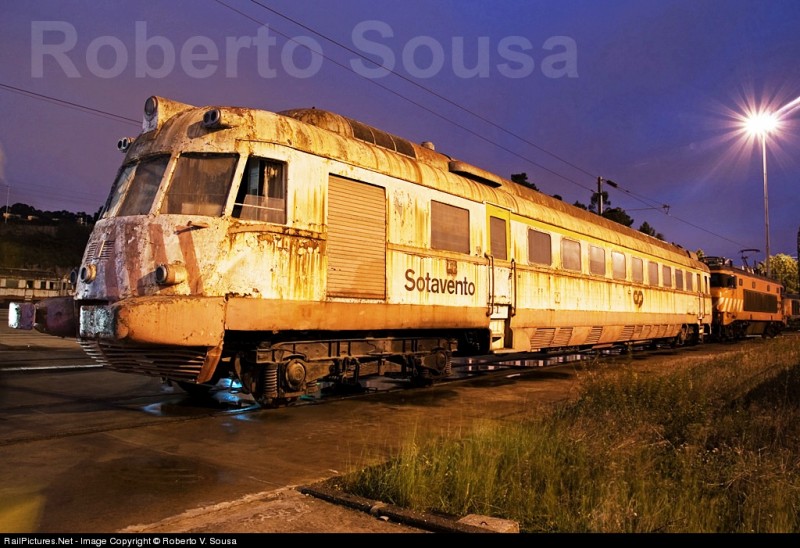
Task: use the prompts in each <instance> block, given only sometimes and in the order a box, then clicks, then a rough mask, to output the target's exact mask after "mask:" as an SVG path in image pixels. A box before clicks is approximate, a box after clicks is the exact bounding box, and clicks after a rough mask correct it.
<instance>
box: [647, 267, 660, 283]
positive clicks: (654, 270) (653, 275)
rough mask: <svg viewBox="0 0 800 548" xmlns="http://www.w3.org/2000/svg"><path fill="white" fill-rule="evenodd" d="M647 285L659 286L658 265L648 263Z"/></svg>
mask: <svg viewBox="0 0 800 548" xmlns="http://www.w3.org/2000/svg"><path fill="white" fill-rule="evenodd" d="M647 283H648V284H650V285H652V286H657V285H658V263H647Z"/></svg>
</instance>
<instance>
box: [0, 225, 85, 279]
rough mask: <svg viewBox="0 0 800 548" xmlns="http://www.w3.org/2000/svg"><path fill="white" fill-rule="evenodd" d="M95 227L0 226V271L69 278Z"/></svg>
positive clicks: (78, 262)
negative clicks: (37, 272)
mask: <svg viewBox="0 0 800 548" xmlns="http://www.w3.org/2000/svg"><path fill="white" fill-rule="evenodd" d="M91 231H92V225H85V224H77V223H64V224H53V225H34V224H28V223H3V224H0V268H25V269H36V270H49V271H53V272H55V273H56V274H58V275H60V276H61V275H67V274H69V272H70V271H71V270H72V269H73V268H76V267H78V266H79V265H80V262H81V258H82V257H83V250H84V248H85V247H86V242H87V241H88V239H89V233H90V232H91Z"/></svg>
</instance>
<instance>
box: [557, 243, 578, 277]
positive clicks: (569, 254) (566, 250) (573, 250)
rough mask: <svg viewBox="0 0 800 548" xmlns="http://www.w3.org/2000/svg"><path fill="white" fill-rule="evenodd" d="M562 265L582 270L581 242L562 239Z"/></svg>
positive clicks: (570, 268) (568, 268)
mask: <svg viewBox="0 0 800 548" xmlns="http://www.w3.org/2000/svg"><path fill="white" fill-rule="evenodd" d="M561 266H563V267H564V268H566V269H567V270H576V271H578V272H580V270H581V244H580V243H579V242H576V241H575V240H566V239H564V240H561Z"/></svg>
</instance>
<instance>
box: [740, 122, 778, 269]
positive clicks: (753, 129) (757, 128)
mask: <svg viewBox="0 0 800 548" xmlns="http://www.w3.org/2000/svg"><path fill="white" fill-rule="evenodd" d="M777 125H778V118H777V116H776V115H775V114H774V113H772V112H760V113H757V114H754V115H752V116H750V117H749V118H748V119H747V121H746V122H745V127H746V128H747V131H748V132H750V134H751V135H753V136H756V137H760V138H761V166H762V167H763V172H764V237H765V244H766V248H765V256H766V258H765V260H764V265H765V266H766V267H767V276H769V275H770V268H769V198H768V195H767V135H768V134H769V132H770V131H772V130H773V129H775V127H776V126H777Z"/></svg>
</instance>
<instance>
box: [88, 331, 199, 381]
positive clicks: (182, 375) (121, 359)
mask: <svg viewBox="0 0 800 548" xmlns="http://www.w3.org/2000/svg"><path fill="white" fill-rule="evenodd" d="M80 345H81V347H82V348H83V350H84V352H86V354H88V355H89V356H90V357H91V358H92V359H94V360H95V361H96V362H97V363H99V364H101V365H102V366H104V367H106V368H108V369H112V370H114V371H119V372H121V373H136V374H140V375H151V376H153V377H167V378H170V379H173V380H178V381H189V382H194V381H195V380H196V379H197V376H198V375H199V374H200V370H201V369H202V367H203V362H204V360H205V357H206V353H207V349H206V348H205V347H175V346H164V347H162V346H121V345H116V344H111V343H106V342H97V341H81V343H80Z"/></svg>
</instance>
